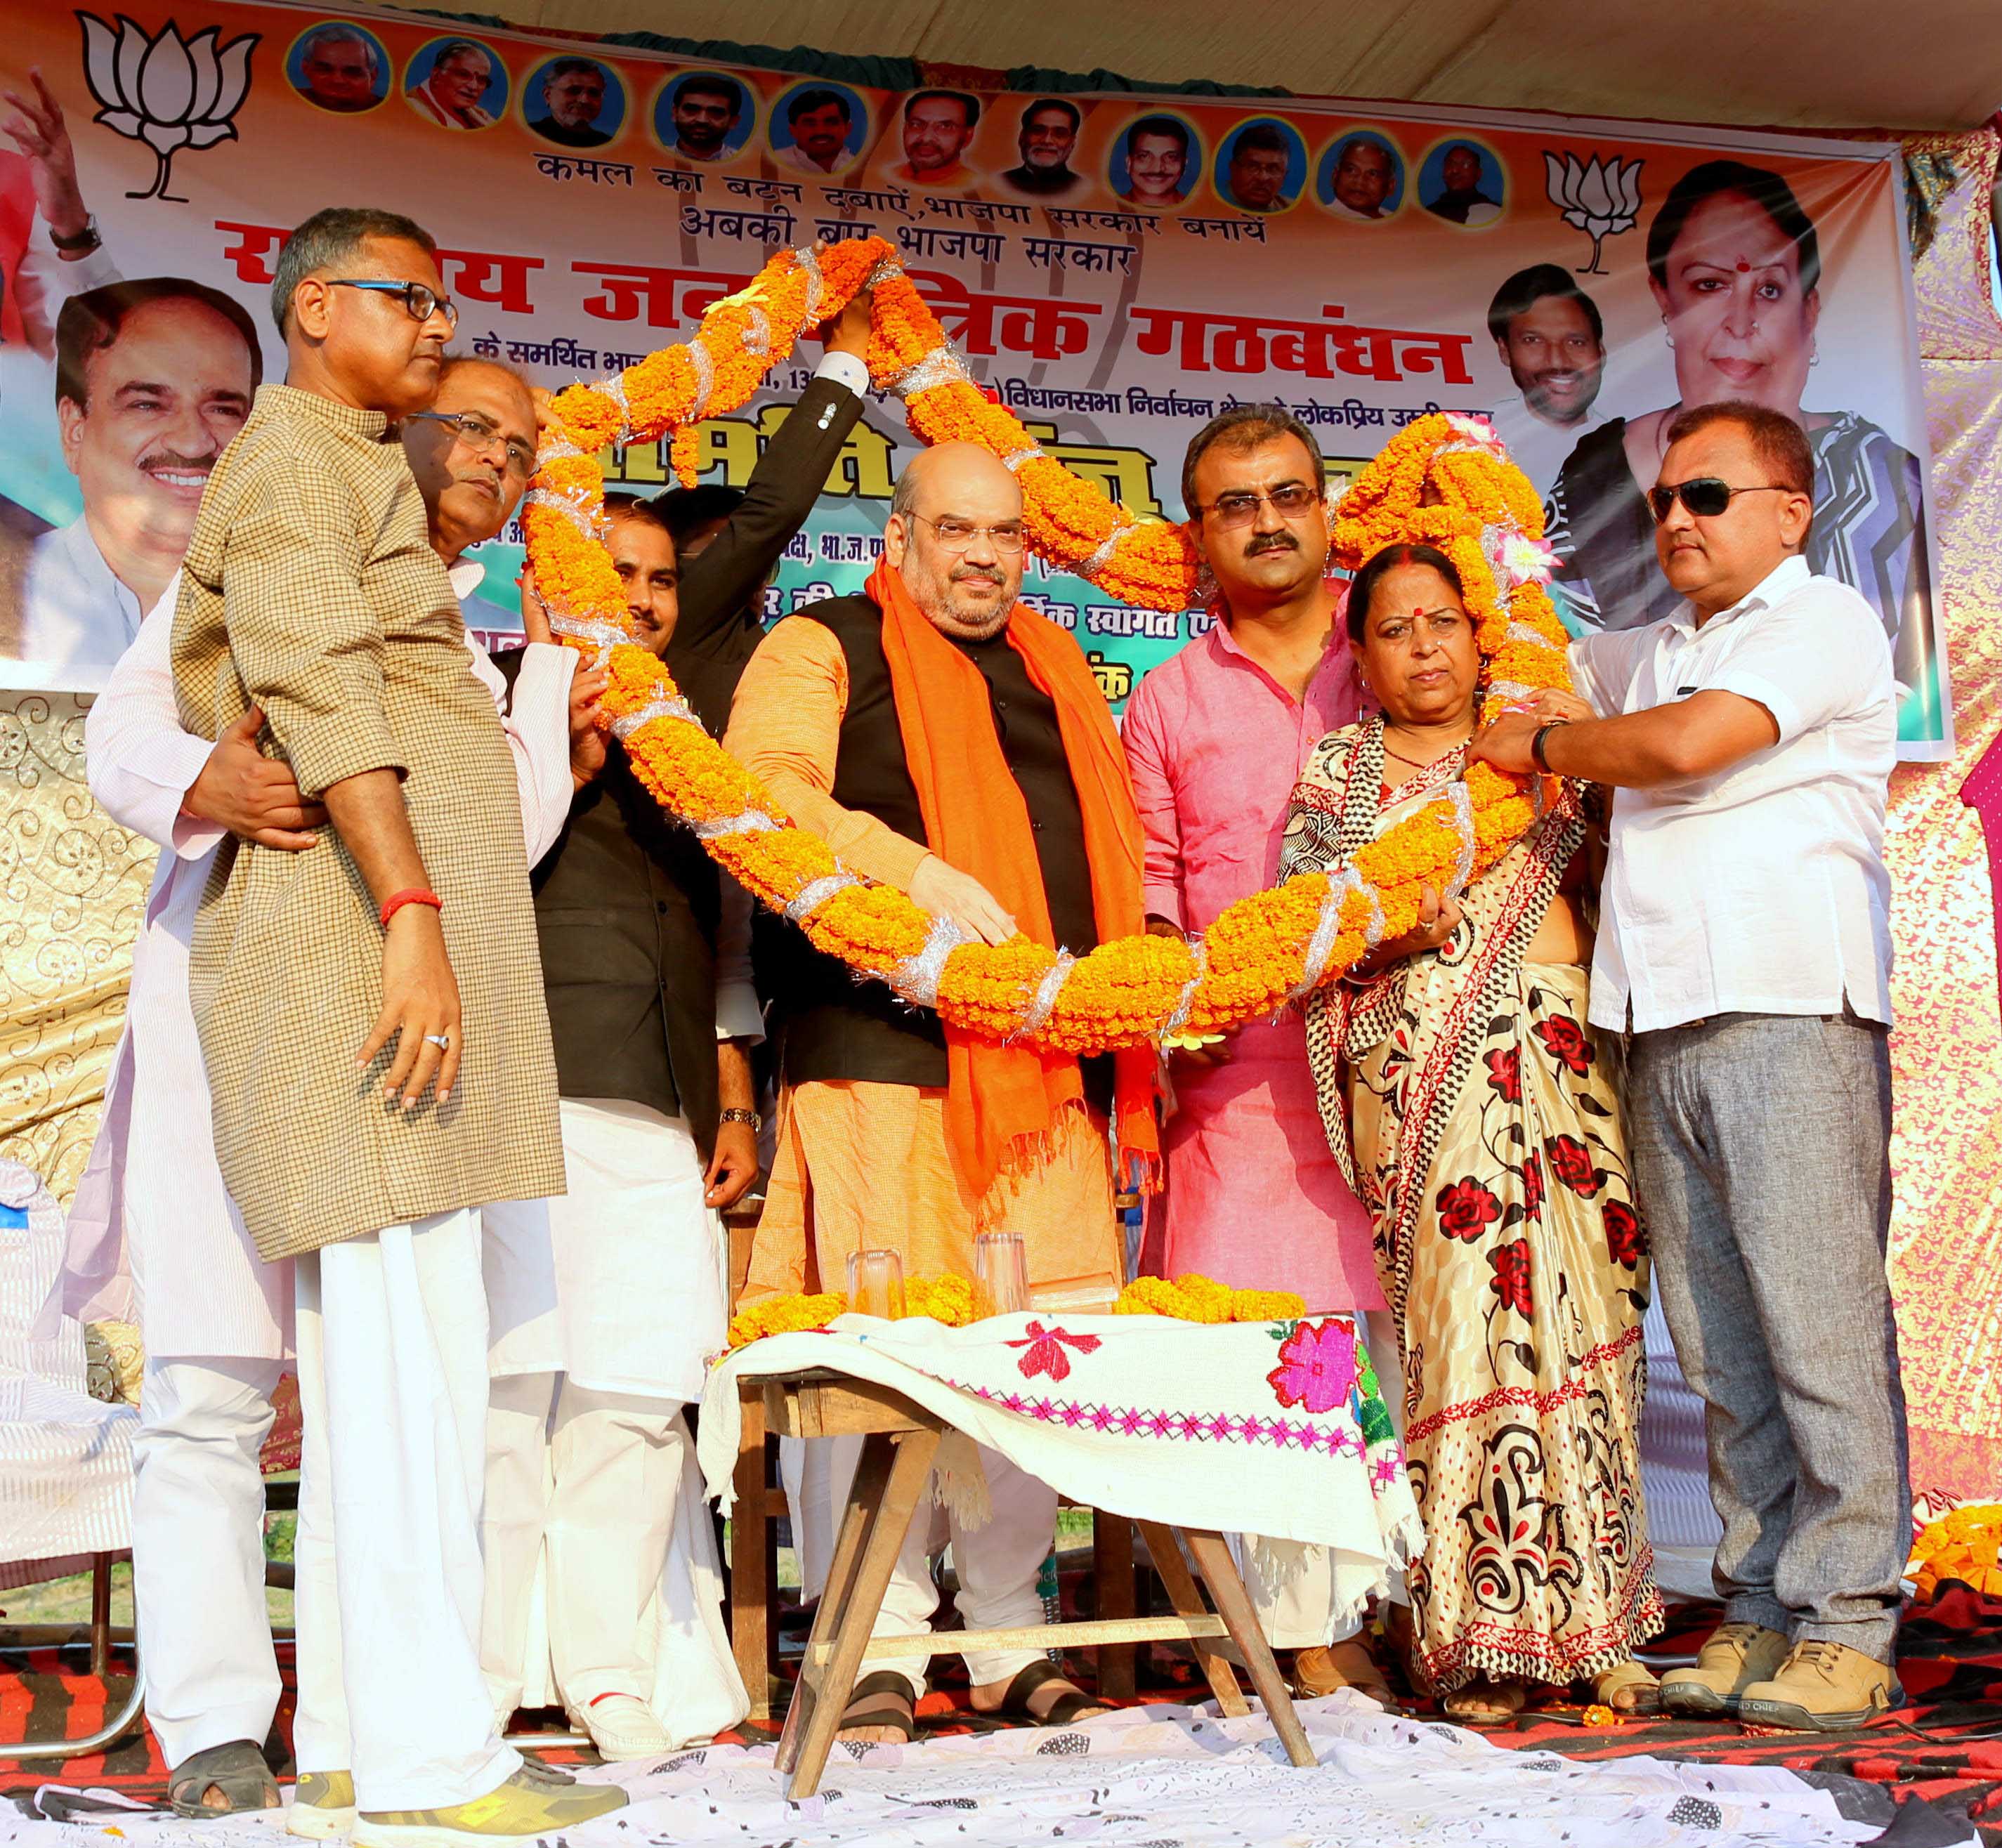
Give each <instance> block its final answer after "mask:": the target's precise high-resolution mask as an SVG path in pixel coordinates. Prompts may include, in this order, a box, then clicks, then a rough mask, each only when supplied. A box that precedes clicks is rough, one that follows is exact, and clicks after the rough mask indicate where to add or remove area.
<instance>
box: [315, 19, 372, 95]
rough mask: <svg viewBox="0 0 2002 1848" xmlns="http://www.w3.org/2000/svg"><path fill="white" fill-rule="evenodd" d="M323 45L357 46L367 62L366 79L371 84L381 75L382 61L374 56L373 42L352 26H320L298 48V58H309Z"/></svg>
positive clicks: (365, 34) (366, 34) (356, 27)
mask: <svg viewBox="0 0 2002 1848" xmlns="http://www.w3.org/2000/svg"><path fill="white" fill-rule="evenodd" d="M323 45H359V46H360V47H361V49H362V51H363V53H364V55H365V56H366V57H367V58H368V78H369V81H370V82H371V83H372V82H374V81H375V79H376V78H378V77H380V76H381V75H382V60H381V59H380V58H378V57H377V56H376V55H375V40H373V39H371V37H369V36H368V33H365V32H364V31H362V30H361V29H360V28H359V27H358V26H316V27H315V28H314V30H312V31H311V32H309V33H307V34H306V36H305V40H304V42H303V43H302V44H301V45H300V47H299V56H300V58H302V60H303V59H305V58H310V57H312V54H314V53H315V52H316V51H318V50H319V48H320V47H321V46H323Z"/></svg>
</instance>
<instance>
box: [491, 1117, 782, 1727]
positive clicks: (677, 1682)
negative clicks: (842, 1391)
mask: <svg viewBox="0 0 2002 1848" xmlns="http://www.w3.org/2000/svg"><path fill="white" fill-rule="evenodd" d="M563 1158H564V1163H565V1166H566V1167H567V1171H568V1177H569V1186H570V1191H569V1192H568V1194H566V1195H565V1196H564V1197H563V1198H561V1199H557V1200H549V1201H534V1202H525V1203H520V1204H517V1205H512V1206H509V1207H505V1208H499V1209H494V1208H490V1209H489V1210H488V1214H487V1226H488V1238H487V1248H486V1275H487V1297H488V1302H489V1305H490V1311H491V1314H492V1318H493V1329H492V1339H491V1343H490V1349H489V1353H488V1364H489V1365H490V1369H491V1371H492V1372H493V1374H494V1386H493V1411H492V1414H491V1416H490V1419H489V1421H488V1426H487V1512H486V1518H485V1539H486V1549H487V1572H488V1579H487V1608H486V1613H485V1617H484V1621H483V1640H482V1661H483V1667H484V1668H485V1671H486V1675H487V1687H488V1691H489V1693H490V1697H491V1700H492V1702H493V1704H494V1708H495V1709H496V1710H497V1711H499V1710H511V1709H512V1708H513V1707H514V1706H516V1705H517V1704H519V1703H522V1702H524V1701H525V1702H527V1703H529V1704H532V1705H535V1704H540V1703H541V1702H542V1700H545V1699H546V1698H547V1697H548V1696H549V1693H550V1692H551V1691H552V1690H551V1686H550V1684H551V1680H552V1677H553V1682H554V1689H555V1690H556V1691H557V1692H559V1693H560V1697H561V1699H562V1700H563V1701H564V1702H565V1703H567V1705H568V1706H570V1707H571V1708H572V1709H573V1710H582V1709H584V1707H588V1705H589V1704H590V1703H591V1702H592V1701H593V1700H597V1699H598V1698H600V1697H601V1696H604V1695H606V1694H615V1693H624V1694H633V1695H637V1696H639V1697H640V1699H642V1700H647V1702H648V1703H649V1704H650V1706H651V1707H653V1709H654V1713H655V1715H656V1717H658V1718H659V1720H660V1721H661V1724H662V1726H663V1727H664V1728H666V1729H667V1731H668V1733H669V1735H670V1736H671V1737H672V1738H675V1739H677V1740H683V1739H694V1738H702V1739H705V1740H706V1739H707V1738H711V1737H713V1735H715V1734H716V1733H717V1732H718V1731H722V1730H723V1729H724V1728H726V1727H728V1726H731V1725H734V1724H735V1723H736V1722H737V1721H738V1720H740V1719H741V1718H742V1717H744V1715H745V1713H746V1712H748V1710H749V1701H748V1697H747V1696H745V1693H744V1691H743V1686H742V1683H741V1681H739V1679H738V1676H737V1674H736V1669H735V1665H734V1661H733V1660H732V1658H731V1653H730V1648H729V1641H728V1637H727V1632H726V1631H725V1630H724V1625H723V1620H722V1576H721V1573H720V1568H719V1566H718V1563H717V1557H716V1546H715V1537H714V1533H713V1529H712V1528H711V1525H710V1520H709V1517H708V1515H707V1512H706V1508H704V1506H703V1501H702V1498H701V1494H700V1487H699V1481H698V1480H696V1477H695V1473H694V1472H693V1471H692V1470H686V1469H685V1468H684V1464H685V1461H686V1459H687V1455H688V1428H687V1425H686V1423H685V1421H684V1419H683V1417H682V1412H681V1407H682V1405H683V1404H684V1403H688V1402H690V1401H692V1400H696V1399H699V1398H700V1396H702V1385H703V1376H704V1374H705V1372H706V1369H707V1363H708V1358H709V1356H710V1355H712V1354H713V1353H715V1352H716V1351H717V1350H718V1349H720V1348H721V1347H722V1346H723V1344H724V1329H725V1326H726V1322H727V1316H726V1311H725V1302H726V1292H727V1287H728V1274H727V1267H728V1254H727V1246H726V1244H725V1242H724V1231H723V1225H722V1221H721V1219H720V1218H719V1217H718V1215H716V1214H715V1213H713V1212H711V1211H710V1209H709V1208H707V1207H706V1206H705V1205H703V1163H702V1159H701V1156H700V1154H699V1151H698V1150H697V1149H696V1144H695V1139H694V1138H693V1137H692V1135H690V1133H689V1128H688V1126H687V1124H685V1122H684V1121H682V1120H681V1119H680V1118H671V1117H667V1116H664V1115H662V1114H661V1112H659V1111H655V1110H651V1109H649V1108H648V1107H647V1106H645V1105H644V1104H634V1103H631V1102H629V1101H626V1100H622V1099H612V1098H571V1097H567V1098H565V1099H563Z"/></svg>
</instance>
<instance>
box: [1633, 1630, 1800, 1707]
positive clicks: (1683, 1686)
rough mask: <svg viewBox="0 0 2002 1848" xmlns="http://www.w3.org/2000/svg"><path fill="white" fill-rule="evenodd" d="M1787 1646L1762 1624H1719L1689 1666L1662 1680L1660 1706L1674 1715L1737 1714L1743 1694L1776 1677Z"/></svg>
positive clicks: (1785, 1657) (1785, 1655) (1780, 1635)
mask: <svg viewBox="0 0 2002 1848" xmlns="http://www.w3.org/2000/svg"><path fill="white" fill-rule="evenodd" d="M1791 1647H1792V1645H1791V1644H1790V1643H1789V1642H1788V1641H1787V1638H1786V1637H1784V1635H1783V1634H1781V1632H1780V1631H1778V1630H1768V1629H1767V1627H1765V1625H1764V1624H1763V1623H1720V1624H1719V1625H1718V1627H1717V1628H1716V1629H1715V1630H1713V1631H1712V1632H1711V1638H1710V1641H1708V1642H1707V1643H1705V1644H1704V1646H1703V1648H1701V1649H1700V1650H1699V1651H1697V1658H1696V1661H1695V1664H1694V1665H1693V1666H1692V1667H1690V1668H1675V1669H1672V1670H1670V1671H1669V1673H1667V1674H1666V1675H1663V1676H1662V1706H1664V1707H1666V1708H1667V1709H1668V1710H1669V1712H1670V1713H1672V1714H1700V1715H1704V1716H1706V1717H1707V1716H1710V1715H1713V1714H1735V1713H1736V1712H1737V1711H1738V1703H1739V1700H1740V1698H1741V1697H1742V1696H1743V1694H1744V1693H1745V1690H1746V1689H1747V1688H1749V1686H1752V1684H1753V1682H1757V1681H1764V1680H1766V1679H1767V1678H1768V1677H1769V1676H1770V1675H1774V1674H1777V1672H1778V1671H1779V1667H1780V1665H1781V1662H1783V1661H1785V1660H1786V1659H1787V1650H1788V1649H1789V1648H1791Z"/></svg>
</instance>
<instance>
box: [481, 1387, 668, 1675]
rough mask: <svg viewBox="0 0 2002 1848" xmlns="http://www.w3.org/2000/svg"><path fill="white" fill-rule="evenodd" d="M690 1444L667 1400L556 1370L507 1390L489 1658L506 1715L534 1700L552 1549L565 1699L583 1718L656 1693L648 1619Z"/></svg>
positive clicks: (493, 1539)
mask: <svg viewBox="0 0 2002 1848" xmlns="http://www.w3.org/2000/svg"><path fill="white" fill-rule="evenodd" d="M552 1389H553V1394H554V1401H555V1403H554V1407H553V1410H552V1407H551V1396H552ZM688 1448H689V1438H688V1426H687V1425H686V1424H685V1422H684V1421H683V1420H682V1414H681V1408H680V1407H678V1406H676V1405H674V1404H671V1403H667V1402H665V1401H664V1400H658V1399H649V1398H642V1397H640V1396H638V1395H637V1394H634V1393H597V1392H593V1391H591V1389H590V1388H588V1387H587V1386H579V1385H577V1383H575V1382H574V1380H571V1379H563V1380H561V1381H560V1383H558V1382H556V1381H554V1380H552V1379H551V1378H550V1376H549V1375H548V1374H546V1373H528V1374H516V1375H514V1376H511V1377H508V1378H506V1379H497V1380H495V1381H494V1385H493V1407H492V1409H491V1410H490V1413H489V1414H488V1418H487V1484H488V1492H489V1494H490V1497H491V1505H490V1508H489V1511H488V1516H487V1545H488V1550H489V1555H490V1573H491V1576H490V1579H489V1581H488V1585H487V1627H486V1631H485V1635H486V1643H485V1649H484V1654H485V1661H486V1667H487V1683H488V1687H489V1689H490V1692H491V1693H492V1695H493V1697H494V1707H495V1710H497V1711H498V1710H499V1709H500V1708H501V1706H502V1705H503V1704H507V1705H509V1706H511V1705H512V1704H513V1703H514V1701H518V1700H520V1699H521V1693H522V1687H523V1676H522V1668H523V1665H524V1663H525V1661H527V1659H528V1630H529V1623H530V1616H531V1610H532V1601H533V1592H534V1585H535V1572H536V1566H537V1563H538V1560H539V1557H540V1556H541V1553H542V1549H543V1546H544V1545H545V1544H546V1546H547V1547H548V1564H549V1580H548V1588H547V1594H546V1595H547V1598H548V1610H549V1655H550V1660H551V1665H552V1666H553V1669H554V1672H555V1674H556V1685H557V1686H558V1687H560V1689H562V1691H563V1697H564V1699H565V1700H567V1701H568V1702H569V1703H570V1705H571V1706H572V1707H576V1708H579V1709H581V1708H583V1707H588V1705H589V1704H590V1703H591V1702H592V1701H593V1700H596V1699H597V1698H598V1696H600V1695H602V1694H632V1695H635V1696H638V1697H639V1698H640V1699H641V1700H644V1699H645V1698H646V1697H647V1679H648V1675H647V1668H646V1665H645V1664H644V1661H643V1660H642V1656H643V1651H642V1648H641V1627H640V1618H641V1615H642V1613H644V1611H645V1610H646V1609H647V1606H648V1605H649V1604H650V1603H651V1602H652V1601H653V1599H654V1593H655V1592H656V1590H657V1588H658V1587H659V1585H660V1582H661V1572H662V1571H663V1569H664V1567H665V1566H666V1564H667V1560H668V1543H669V1542H670V1540H671V1538H672V1537H673V1532H674V1526H675V1514H676V1512H677V1510H678V1507H679V1505H680V1487H681V1476H682V1465H683V1463H684V1462H685V1459H686V1458H687V1456H688ZM545 1454H546V1456H547V1463H546V1464H545V1462H544V1457H545Z"/></svg>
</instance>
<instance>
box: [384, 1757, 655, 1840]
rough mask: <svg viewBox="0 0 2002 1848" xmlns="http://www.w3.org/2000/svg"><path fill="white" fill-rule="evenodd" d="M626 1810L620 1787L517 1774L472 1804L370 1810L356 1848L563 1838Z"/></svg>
mask: <svg viewBox="0 0 2002 1848" xmlns="http://www.w3.org/2000/svg"><path fill="white" fill-rule="evenodd" d="M538 1769H540V1767H538ZM625 1806H626V1793H625V1792H624V1791H623V1790H621V1789H619V1787H618V1785H616V1783H573V1784H571V1785H569V1786H568V1787H565V1786H562V1785H559V1784H553V1783H550V1782H549V1780H548V1779H547V1778H546V1777H535V1776H533V1775H531V1774H527V1773H524V1772H521V1771H517V1772H516V1773H514V1776H513V1777H510V1778H509V1779H508V1780H507V1782H506V1783H504V1784H501V1786H499V1787H497V1789H494V1790H489V1791H488V1792H487V1794H486V1795H485V1796H483V1797H474V1798H473V1801H471V1802H469V1803H455V1804H451V1805H450V1806H449V1807H448V1808H444V1809H393V1810H364V1811H362V1812H361V1814H360V1815H358V1816H357V1817H356V1818H355V1819H354V1848H466V1845H467V1844H469V1843H487V1844H491V1843H495V1842H502V1841H509V1840H519V1839H522V1838H523V1837H525V1836H553V1835H560V1834H562V1832H563V1831H564V1830H565V1829H574V1828H576V1827H577V1825H578V1824H579V1823H580V1822H590V1821H591V1820H592V1818H595V1817H598V1816H603V1815H609V1814H610V1813H611V1812H612V1811H613V1810H615V1809H623V1808H625Z"/></svg>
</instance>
